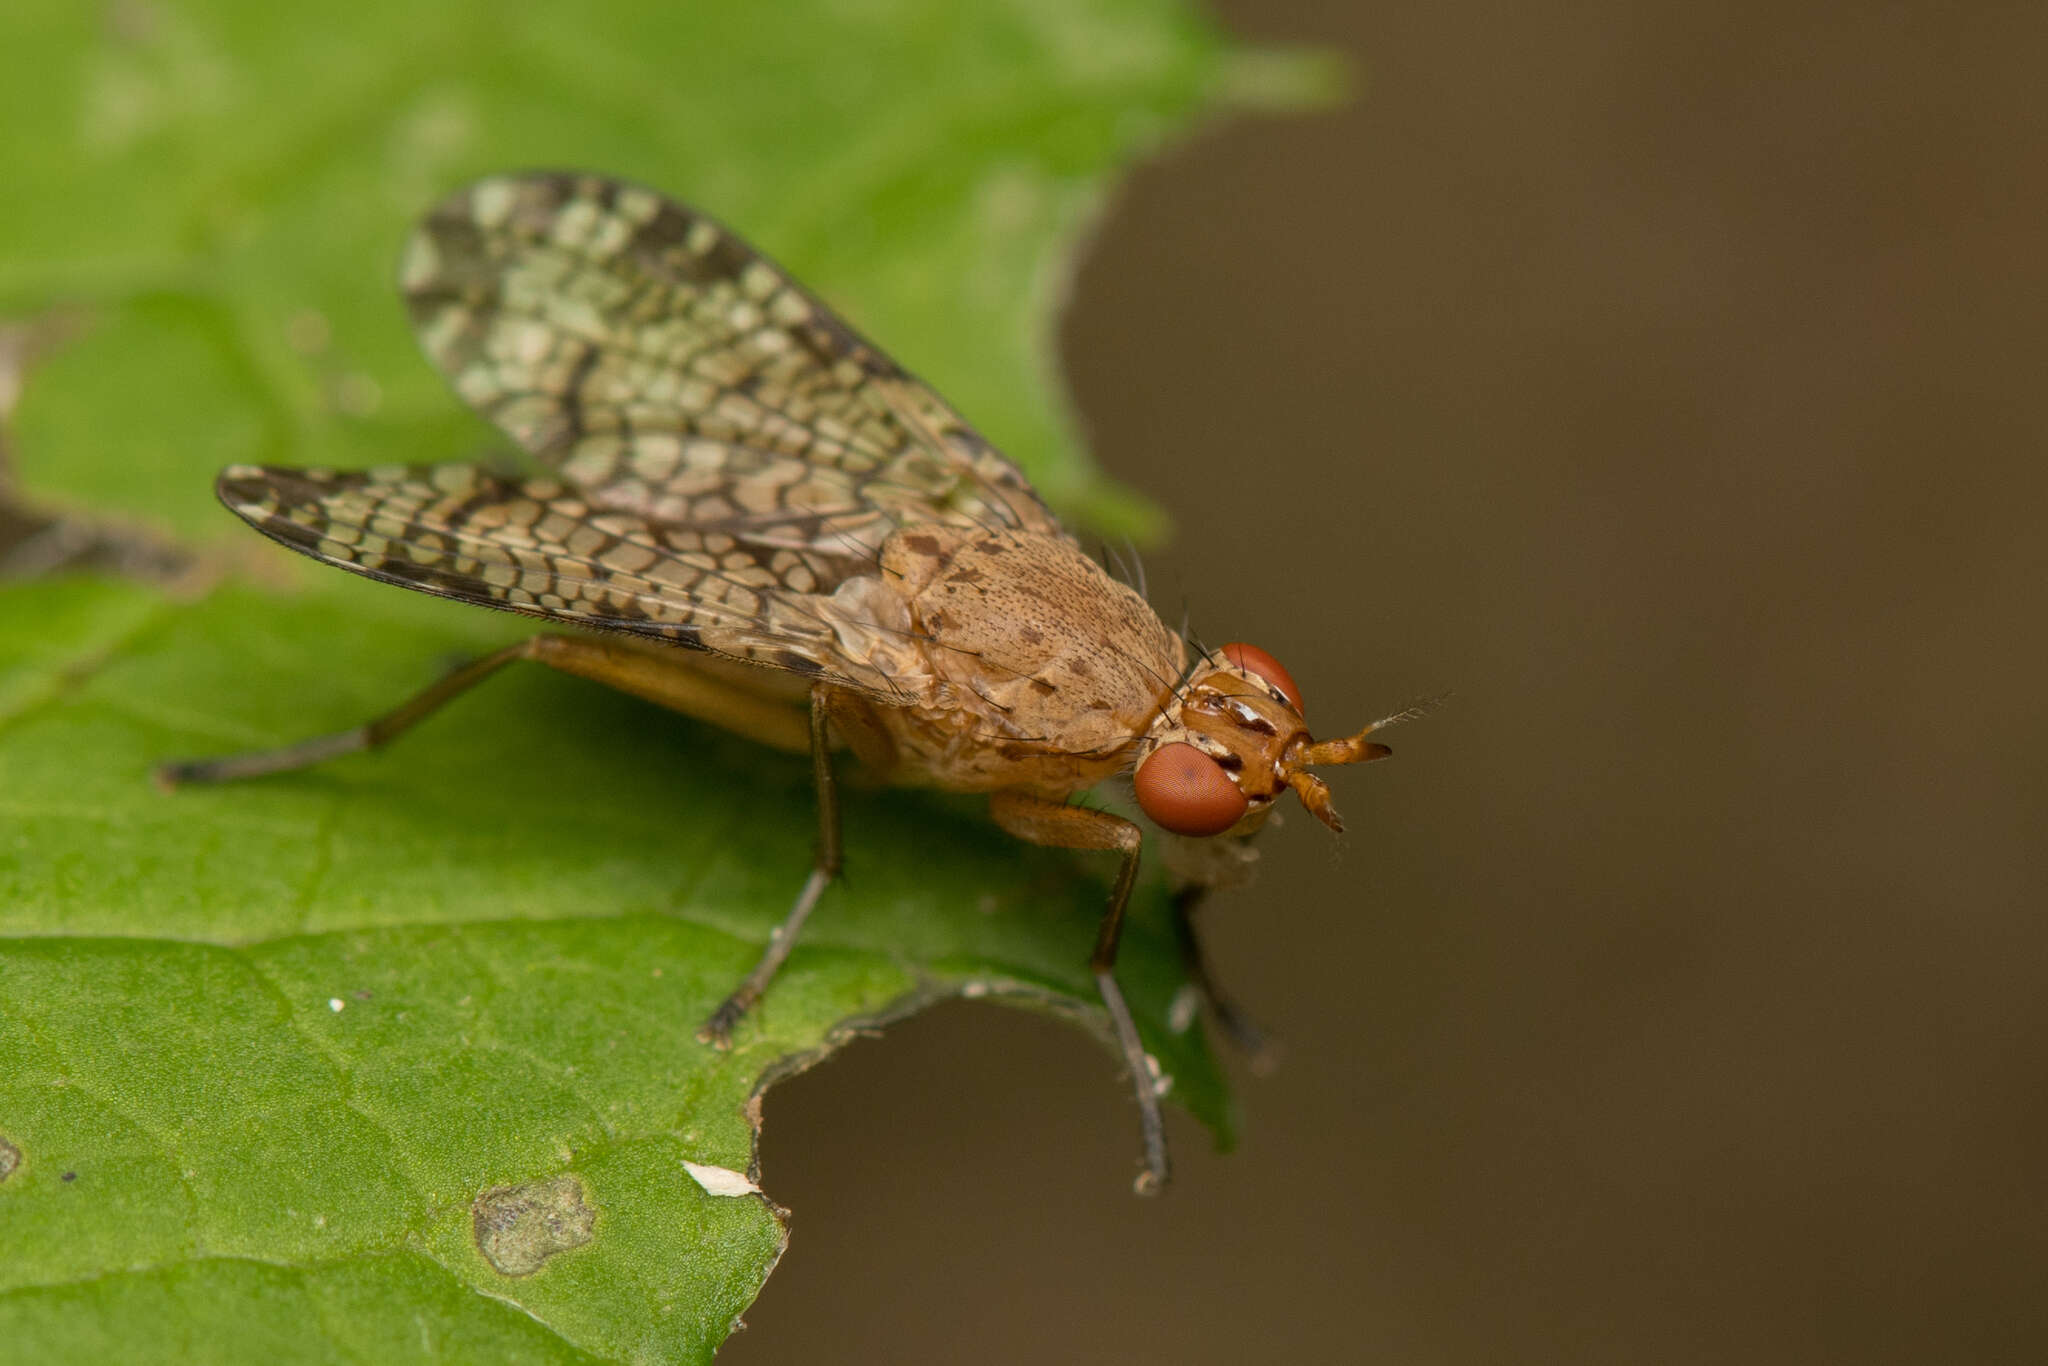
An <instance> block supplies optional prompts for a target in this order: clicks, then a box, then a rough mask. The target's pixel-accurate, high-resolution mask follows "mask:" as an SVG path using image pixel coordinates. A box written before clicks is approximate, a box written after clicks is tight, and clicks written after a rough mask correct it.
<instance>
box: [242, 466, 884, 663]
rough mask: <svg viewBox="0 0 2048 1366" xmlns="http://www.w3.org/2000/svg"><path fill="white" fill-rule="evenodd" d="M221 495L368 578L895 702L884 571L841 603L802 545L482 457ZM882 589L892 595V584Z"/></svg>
mask: <svg viewBox="0 0 2048 1366" xmlns="http://www.w3.org/2000/svg"><path fill="white" fill-rule="evenodd" d="M217 487H218V490H219V493H220V498H221V501H222V502H224V503H226V504H227V505H228V507H229V508H230V509H232V510H233V511H234V512H236V513H237V514H239V515H240V516H241V517H242V518H243V519H244V520H246V521H247V522H248V523H249V524H250V525H251V526H254V527H255V528H256V529H257V530H258V531H261V532H262V533H264V534H265V535H266V536H269V537H270V538H272V539H273V540H276V541H279V542H281V543H283V544H284V545H287V546H290V547H291V548H292V549H294V550H297V551H300V552H302V553H304V554H307V555H310V556H312V557H313V558H314V559H316V560H321V561H324V562H326V563H328V564H332V565H336V566H338V567H340V568H342V569H346V570H350V571H351V572H353V573H357V574H362V575H364V576H366V577H368V578H372V579H380V580H382V581H384V582H386V583H395V584H399V585H402V586H404V587H406V588H413V589H418V590H420V591H422V592H426V593H434V594H437V595H439V596H441V597H448V598H456V599H459V600H461V601H464V602H472V603H478V604H481V605H483V606H486V607H499V608H504V609H506V610H508V611H513V612H520V613H524V614H525V615H528V616H535V617H544V618H547V619H549V620H553V621H559V622H564V623H573V624H576V625H581V626H592V627H599V628H603V629H609V630H615V631H624V632H628V633H630V634H633V635H638V636H643V637H647V638H649V639H654V640H662V641H667V642H670V643H673V644H677V645H682V646H687V647H690V648H693V649H702V650H714V651H717V652H718V653H720V654H725V655H730V656H732V657H735V658H738V659H744V660H749V661H751V662H753V663H757V664H764V665H768V666H771V667H774V668H779V669H789V670H793V671H795V672H798V673H802V674H806V675H809V676H812V677H818V678H824V679H826V680H828V681H831V682H835V683H838V684H841V685H842V686H845V687H851V688H857V689H860V690H861V691H863V692H867V693H871V694H874V695H877V696H879V697H882V698H885V699H888V698H891V697H892V695H894V694H896V693H897V692H898V691H899V690H898V689H897V688H896V686H895V684H894V683H893V682H892V680H891V678H890V676H889V674H888V673H887V672H886V671H885V669H884V668H882V667H878V661H886V660H888V659H889V658H891V657H892V656H893V655H895V654H897V653H899V652H900V650H901V643H902V642H901V636H902V632H903V630H904V628H906V627H907V626H908V619H907V617H906V618H905V619H904V621H903V622H901V623H893V622H891V621H890V619H889V618H890V616H891V614H892V612H900V610H901V609H900V606H898V605H897V602H896V600H895V598H894V595H893V594H890V593H888V592H887V590H886V589H885V588H882V586H881V584H880V582H879V580H877V579H875V578H872V577H867V576H863V577H860V578H858V579H855V580H854V581H852V582H850V583H848V584H847V585H846V586H845V588H844V590H843V591H842V592H841V593H840V594H839V595H838V596H836V597H834V596H831V595H829V594H827V593H822V592H818V591H815V590H817V589H819V588H821V587H823V586H824V585H823V582H822V580H823V576H824V575H825V574H826V573H828V572H830V567H829V566H828V565H827V564H825V563H824V562H823V561H821V560H820V559H819V558H818V557H815V556H812V555H809V554H808V553H807V552H805V551H802V550H782V551H776V552H765V551H760V550H747V549H741V548H739V547H738V546H737V545H736V544H735V542H734V541H733V540H732V538H731V537H730V536H727V535H724V534H722V533H719V532H716V531H707V530H704V529H702V528H696V527H687V526H677V525H672V524H666V523H659V522H653V521H650V520H648V519H647V518H645V517H641V516H638V515H636V514H634V513H630V512H622V511H619V510H616V509H606V508H600V507H594V506H592V505H591V504H590V502H589V501H588V500H586V499H585V498H583V497H582V496H581V495H580V494H579V493H578V492H577V491H576V490H573V489H570V488H568V487H567V486H566V485H564V484H563V482H562V481H561V480H559V479H554V478H548V477H542V478H538V479H528V480H518V479H507V478H503V477H500V476H498V475H495V474H492V473H490V472H488V471H486V470H484V469H482V468H480V467H478V466H475V465H417V466H384V467H380V468H377V469H372V470H354V471H344V472H339V473H337V472H334V471H329V470H292V469H273V468H266V467H262V466H255V465H235V466H230V467H229V468H228V469H226V470H223V471H222V472H221V476H220V479H219V482H218V485H217ZM872 590H880V591H879V592H876V591H872Z"/></svg>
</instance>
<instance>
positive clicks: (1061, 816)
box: [988, 792, 1168, 1195]
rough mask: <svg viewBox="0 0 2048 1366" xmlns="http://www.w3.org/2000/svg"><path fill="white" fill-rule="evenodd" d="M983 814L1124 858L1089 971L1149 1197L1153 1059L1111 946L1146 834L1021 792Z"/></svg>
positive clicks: (1159, 1131) (1041, 837)
mask: <svg viewBox="0 0 2048 1366" xmlns="http://www.w3.org/2000/svg"><path fill="white" fill-rule="evenodd" d="M988 810H989V815H990V816H992V817H993V818H994V819H995V823H996V824H997V825H1000V826H1001V827H1002V828H1003V829H1005V830H1007V831H1009V832H1010V833H1011V834H1013V835H1015V836H1016V837H1017V838H1018V839H1020V840H1026V841H1029V842H1030V843H1032V844H1043V845H1049V846H1051V847H1052V848H1055V849H1112V850H1115V851H1116V852H1118V853H1120V854H1122V855H1123V863H1122V865H1121V866H1120V867H1119V868H1118V869H1117V874H1116V886H1115V887H1114V888H1113V889H1111V891H1110V894H1109V907H1108V909H1107V910H1105V911H1104V912H1103V913H1102V924H1101V927H1100V928H1099V929H1098V930H1097V931H1096V934H1095V952H1094V954H1093V955H1091V956H1090V958H1089V960H1088V966H1089V967H1090V968H1092V969H1093V970H1094V972H1095V988H1096V990H1097V991H1099V992H1100V993H1101V994H1102V1004H1103V1005H1104V1006H1105V1007H1106V1008H1107V1009H1108V1010H1109V1023H1110V1027H1111V1028H1112V1029H1113V1030H1114V1031H1115V1033H1116V1041H1117V1046H1118V1048H1120V1049H1121V1050H1122V1051H1123V1055H1124V1066H1125V1068H1126V1069H1127V1070H1128V1071H1129V1072H1130V1075H1131V1087H1132V1090H1133V1091H1135V1092H1136V1094H1137V1097H1138V1123H1139V1127H1140V1129H1141V1131H1142V1133H1143V1135H1144V1143H1145V1170H1144V1171H1142V1172H1140V1173H1139V1174H1138V1179H1137V1181H1136V1182H1135V1183H1134V1188H1135V1189H1136V1190H1137V1192H1138V1194H1140V1195H1152V1194H1155V1193H1157V1192H1158V1190H1159V1189H1160V1187H1162V1186H1164V1185H1165V1184H1166V1180H1167V1176H1168V1168H1167V1162H1166V1122H1165V1120H1164V1119H1163V1118H1162V1117H1161V1115H1160V1113H1159V1089H1158V1083H1157V1079H1156V1078H1155V1076H1154V1075H1153V1062H1152V1059H1151V1057H1150V1056H1149V1055H1147V1054H1146V1052H1145V1045H1144V1043H1143V1041H1142V1040H1140V1039H1139V1037H1138V1025H1137V1021H1135V1020H1133V1019H1132V1018H1131V1008H1130V1006H1128V1005H1126V1004H1125V1003H1124V993H1123V989H1122V988H1120V987H1119V986H1118V985H1117V982H1116V948H1117V941H1118V940H1119V939H1120V938H1121V937H1122V935H1123V929H1124V908H1125V907H1126V906H1128V905H1129V904H1130V900H1131V888H1132V886H1133V885H1134V884H1135V883H1136V882H1137V880H1138V852H1139V849H1140V847H1141V846H1142V845H1143V844H1144V839H1145V836H1144V832H1143V831H1141V830H1139V829H1138V827H1137V826H1135V825H1133V824H1132V823H1131V822H1129V821H1127V820H1125V819H1124V818H1123V817H1121V816H1115V815H1111V814H1110V813H1109V812H1107V811H1095V810H1091V809H1090V808H1088V807H1085V806H1065V805H1062V804H1061V803H1059V802H1049V801H1046V800H1044V799H1043V798H1040V797H1033V796H1029V795H1027V794H1025V793H1021V792H998V793H996V794H995V795H994V796H992V797H990V798H989V803H988Z"/></svg>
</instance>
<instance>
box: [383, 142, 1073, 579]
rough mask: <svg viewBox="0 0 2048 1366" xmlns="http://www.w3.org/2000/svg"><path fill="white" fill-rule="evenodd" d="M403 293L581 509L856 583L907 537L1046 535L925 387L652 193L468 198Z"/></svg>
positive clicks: (428, 338)
mask: <svg viewBox="0 0 2048 1366" xmlns="http://www.w3.org/2000/svg"><path fill="white" fill-rule="evenodd" d="M401 284H402V287H403V289H404V291H405V297H406V301H407V305H408V307H409V308H410V310H411V314H412V320H413V327H414V329H415V331H416V332H417V333H418V335H419V338H420V341H421V344H422V345H423V346H424V347H425V349H426V352H427V354H428V356H429V357H431V358H432V359H433V361H434V363H435V364H436V365H437V366H439V367H440V369H441V371H442V373H443V374H445V375H446V376H447V377H448V379H449V381H450V383H451V384H453V386H454V387H455V390H456V392H458V393H459V394H460V395H461V396H462V397H463V399H464V400H466V401H467V402H468V403H469V404H470V405H471V406H472V407H474V408H475V409H476V410H477V411H478V412H479V413H481V414H483V415H484V416H485V417H487V418H489V419H490V420H491V421H492V422H494V423H496V424H497V425H498V426H499V427H500V428H502V429H503V430H504V431H505V432H506V433H507V434H508V435H510V436H511V437H512V438H513V439H514V440H516V441H517V442H519V444H520V445H521V446H523V447H525V448H526V449H527V450H528V451H530V452H532V453H533V454H534V455H535V456H537V457H538V458H539V459H540V460H541V461H543V462H544V463H546V464H547V465H549V466H551V467H552V468H554V469H555V470H557V471H559V473H560V474H561V475H562V477H563V478H564V479H565V480H567V481H568V482H569V483H570V484H572V485H574V486H575V487H576V488H577V489H578V490H579V491H581V493H582V494H583V495H584V496H585V497H587V498H588V500H589V501H590V503H591V504H592V505H593V506H596V507H604V508H609V509H615V510H618V511H624V512H632V513H637V514H639V515H641V516H644V517H648V518H650V519H653V520H656V521H661V522H672V523H679V524H690V525H699V524H705V523H710V522H717V523H718V524H719V525H720V528H721V530H722V531H723V532H724V533H725V534H728V535H732V536H734V537H736V538H737V539H738V540H740V541H741V542H742V543H748V544H751V543H760V544H764V545H769V546H773V547H776V548H810V549H814V550H818V551H821V552H826V553H831V552H834V551H836V552H838V553H841V554H848V553H852V554H853V555H854V556H856V557H859V558H865V559H867V561H868V562H869V563H870V564H871V563H872V558H873V552H874V551H875V549H877V548H878V547H879V545H880V543H881V541H882V540H883V539H884V538H886V536H887V535H888V533H889V532H890V531H891V530H893V529H894V528H895V527H896V526H898V525H902V524H904V523H906V522H914V521H939V522H949V523H981V524H990V523H998V524H1004V525H1009V526H1016V527H1024V528H1029V529H1032V530H1038V531H1044V532H1047V533H1049V534H1059V528H1058V524H1057V523H1056V522H1055V521H1054V520H1053V518H1052V516H1051V514H1050V513H1048V512H1047V511H1046V510H1045V508H1044V506H1043V505H1042V504H1041V503H1040V502H1039V501H1038V498H1037V495H1036V494H1035V493H1033V492H1032V490H1031V487H1030V485H1029V483H1028V482H1027V481H1026V480H1025V479H1024V476H1023V475H1022V474H1021V473H1020V472H1019V471H1018V470H1017V468H1016V467H1015V466H1014V465H1012V464H1011V463H1010V462H1009V461H1008V460H1006V459H1004V458H1003V457H1002V456H1001V455H1000V454H998V453H997V452H996V450H995V449H994V448H993V447H992V446H990V445H989V443H988V442H987V441H986V440H984V439H983V438H982V437H981V436H980V434H978V433H977V432H976V431H975V430H974V429H973V428H972V427H970V426H968V424H967V423H966V422H965V421H964V420H962V419H961V418H960V416H959V415H958V414H957V413H955V412H954V411H953V410H952V409H951V408H950V407H948V406H947V405H946V403H945V402H944V401H943V400H941V399H940V398H939V397H938V396H937V395H936V394H934V393H933V392H932V391H931V390H930V389H929V388H928V387H926V386H925V385H924V384H922V383H921V382H919V381H918V380H917V379H915V378H914V377H913V376H911V375H910V374H908V373H906V372H905V371H904V370H903V369H901V368H900V367H899V366H897V365H896V364H895V362H893V361H891V360H890V359H889V358H888V357H887V356H885V355H883V354H882V353H881V352H880V351H878V350H877V349H876V348H875V347H874V346H872V345H870V344H869V343H868V342H866V341H865V340H863V339H862V338H861V337H860V336H859V335H858V334H857V333H856V332H854V330H853V329H852V328H850V327H848V326H847V325H846V323H845V322H843V321H841V320H840V319H839V318H838V317H837V316H835V315H834V314H833V313H832V312H831V311H830V310H829V309H827V308H826V307H825V306H824V305H822V304H821V303H819V302H818V301H817V300H816V299H814V298H812V297H811V296H810V295H809V294H808V293H806V292H805V291H804V290H803V289H802V288H801V287H800V286H798V285H797V284H796V283H795V282H793V281H792V280H790V279H789V277H788V276H786V275H785V274H783V272H782V271H781V270H780V269H778V268H777V267H776V266H775V265H774V264H773V263H772V262H770V261H768V260H767V259H766V258H764V257H762V256H761V255H759V254H758V253H756V252H755V251H753V250H752V249H751V248H749V247H748V246H747V245H746V244H745V243H744V242H742V241H741V240H740V239H739V238H737V237H735V236H733V235H732V234H731V233H730V232H728V231H726V230H725V229H724V228H723V227H721V226H720V225H719V224H717V223H716V222H714V221H712V220H711V219H709V218H706V217H705V216H703V215H702V214H698V213H695V212H693V211H692V210H690V209H687V208H684V207H683V206H681V205H679V204H676V203H673V202H671V201H670V200H667V199H665V198H663V197H662V196H660V195H658V194H655V193H654V192H653V191H651V190H647V189H643V188H641V187H639V186H637V185H630V184H626V183H623V182H620V181H616V180H608V179H604V178H601V177H596V176H586V175H567V174H564V175H526V176H509V177H498V178H494V179H490V180H485V181H481V182H479V183H477V184H475V185H472V186H470V187H469V188H467V189H465V190H462V191H459V192H458V193H456V194H454V195H453V196H451V197H450V198H448V199H447V200H446V201H444V202H443V203H442V204H441V205H440V206H439V207H438V208H436V209H435V210H434V211H433V212H432V213H431V214H429V215H428V216H427V218H426V220H425V221H424V222H423V223H422V224H421V226H420V228H419V230H418V232H417V233H416V234H415V235H414V237H413V239H412V242H411V244H410V245H409V247H408V248H407V251H406V255H405V261H404V266H403V269H402V272H401Z"/></svg>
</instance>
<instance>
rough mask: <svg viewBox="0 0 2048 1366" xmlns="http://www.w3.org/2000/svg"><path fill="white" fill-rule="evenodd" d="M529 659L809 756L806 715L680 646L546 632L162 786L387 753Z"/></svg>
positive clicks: (161, 775) (182, 768) (189, 770)
mask: <svg viewBox="0 0 2048 1366" xmlns="http://www.w3.org/2000/svg"><path fill="white" fill-rule="evenodd" d="M522 659H530V660H532V661H534V662H535V663H537V664H545V665H547V666H548V667H549V668H551V669H559V670H561V671H562V672H563V673H570V674H575V675H576V676H578V677H579V678H588V679H591V680H592V681H594V682H598V683H603V684H605V685H606V686H608V687H613V688H617V689H619V690H620V691H621V692H629V693H632V694H633V695H634V696H636V697H642V698H645V699H646V700H647V701H649V702H653V703H656V704H657V705H659V706H663V707H667V708H669V709H670V710H672V711H679V712H682V713H683V714H685V715H687V716H694V717H697V718H698V719H699V720H704V721H709V722H711V723H713V724H714V725H718V726H723V727H724V728H725V729H727V730H731V731H735V732H737V733H739V734H741V735H745V736H747V737H748V738H749V739H753V740H758V741H760V742H761V743H762V744H765V745H772V746H774V747H775V748H777V749H782V750H789V751H794V752H797V753H801V752H802V751H803V750H804V748H805V747H806V745H807V744H808V737H807V733H806V732H805V729H804V723H803V718H802V716H801V715H799V714H798V713H797V711H796V710H795V709H794V708H793V707H789V706H785V705H783V704H781V703H778V702H773V701H770V700H768V699H765V698H760V697H756V696H753V695H752V694H750V693H746V692H743V691H742V690H740V689H739V688H736V687H733V686H732V685H731V684H728V683H724V682H722V681H720V680H718V679H715V678H712V677H711V676H709V675H708V674H705V673H703V672H701V671H699V670H697V669H693V668H691V667H690V663H689V655H688V654H687V653H685V652H684V651H682V650H679V649H677V648H675V647H673V646H661V647H638V646H634V645H630V644H628V643H626V642H624V641H612V640H600V639H596V638H592V637H586V636H566V635H553V634H546V635H537V636H530V637H528V638H527V639H525V640H522V641H520V642H519V643H518V644H517V645H507V646H506V647H505V648H504V649H502V650H499V651H496V652H495V653H493V654H488V655H485V656H484V657H483V658H481V659H477V660H472V661H471V662H470V663H468V664H465V665H463V666H462V667H461V668H459V669H457V670H456V671H455V672H454V673H451V674H449V675H448V676H447V677H445V678H443V679H441V680H440V681H439V682H437V683H434V684H432V685H431V686H429V687H427V688H424V689H422V690H421V691H420V692H418V693H416V694H414V695H413V696H412V697H410V698H408V699H407V700H406V701H404V702H402V703H400V704H399V705H398V706H396V707H394V708H392V709H391V710H390V711H388V712H386V713H384V715H382V716H380V717H378V718H376V719H375V720H374V721H369V722H366V723H365V724H363V725H360V726H356V727H353V728H352V729H349V730H344V731H337V732H336V733H335V734H333V735H322V736H317V737H315V738H314V739H311V740H302V741H300V742H299V743H298V744H295V745H283V746H280V747H279V748H277V749H264V750H256V751H253V752H251V753H248V754H231V755H228V756H227V757H225V758H220V759H187V760H180V761H178V762H175V763H168V764H164V765H161V766H160V767H159V768H158V769H157V770H156V780H157V784H158V785H159V786H161V787H164V788H174V787H178V786H181V785H183V784H185V783H225V782H235V781H238V780H240V779H243V778H260V777H264V776H266V775H268V774H272V773H289V772H291V771H292V770H294V769H301V768H310V767H311V766H312V765H314V764H317V763H322V762H324V761H326V760H328V759H336V758H339V757H341V756H342V755H344V754H358V753H361V752H363V751H365V750H373V749H380V748H382V747H383V746H384V745H386V744H388V743H390V742H391V741H392V740H395V739H397V738H398V737H399V736H400V735H402V734H404V733H405V732H406V731H408V730H410V729H412V728H413V727H414V726H415V725H418V724H419V723H420V722H421V721H424V720H426V719H427V717H429V716H431V715H433V714H434V713H435V712H436V711H438V710H440V709H441V707H442V706H443V705H444V704H445V703H447V702H449V701H450V700H452V699H453V698H455V697H457V696H459V695H460V694H462V693H465V692H467V691H469V690H470V689H471V688H473V687H475V686H476V685H477V684H479V683H481V682H483V681H484V680H485V679H487V678H489V677H491V676H492V675H493V674H495V673H497V672H498V670H500V669H502V668H504V667H505V666H506V665H507V664H511V663H514V662H515V661H517V660H522Z"/></svg>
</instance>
